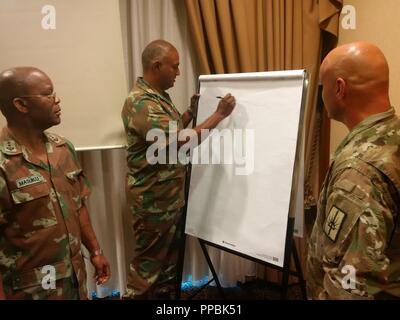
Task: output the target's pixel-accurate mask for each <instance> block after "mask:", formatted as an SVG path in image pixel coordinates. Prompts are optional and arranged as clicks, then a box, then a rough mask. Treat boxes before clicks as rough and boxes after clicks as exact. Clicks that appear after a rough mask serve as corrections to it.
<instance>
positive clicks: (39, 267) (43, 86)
mask: <svg viewBox="0 0 400 320" xmlns="http://www.w3.org/2000/svg"><path fill="white" fill-rule="evenodd" d="M59 103H60V99H58V98H57V97H56V95H55V93H54V92H53V84H52V82H51V80H50V79H49V77H48V76H47V75H46V74H44V73H43V72H42V71H40V70H38V69H36V68H32V67H17V68H13V69H8V70H5V71H3V72H2V73H0V107H1V112H2V113H3V115H4V116H5V117H6V119H7V126H6V127H5V128H3V130H2V131H1V134H0V298H2V299H4V298H5V299H87V292H86V291H87V290H86V271H85V263H84V260H83V256H82V251H81V244H82V243H83V244H84V245H85V246H86V247H87V249H88V250H89V252H90V253H91V257H90V259H91V262H92V264H93V265H94V267H95V268H96V275H95V277H96V279H97V283H99V284H100V283H104V282H106V281H107V280H108V279H109V277H110V268H109V264H108V262H107V259H106V258H105V257H104V256H103V254H102V251H101V249H100V246H99V244H98V242H97V239H96V236H95V234H94V231H93V229H92V226H91V223H90V219H89V215H88V211H87V209H86V205H85V200H86V198H87V197H88V196H89V194H90V190H89V186H88V181H87V180H86V178H85V176H84V175H83V172H82V169H81V167H80V165H79V163H78V159H77V155H76V153H75V149H74V146H73V145H72V144H71V143H70V142H69V141H68V140H66V139H64V138H62V137H60V136H58V135H55V134H50V133H47V132H44V130H46V129H48V128H49V127H51V126H53V125H57V124H59V123H60V121H61V120H60V115H61V109H60V106H59Z"/></svg>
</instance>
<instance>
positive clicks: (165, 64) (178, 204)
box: [122, 40, 235, 299]
mask: <svg viewBox="0 0 400 320" xmlns="http://www.w3.org/2000/svg"><path fill="white" fill-rule="evenodd" d="M142 64H143V78H141V77H140V78H138V79H137V82H136V85H135V87H134V88H133V89H132V91H131V92H130V93H129V96H128V97H127V99H126V101H125V104H124V107H123V110H122V120H123V123H124V127H125V131H126V135H127V141H128V147H127V152H128V156H127V162H128V168H129V172H128V174H127V181H126V190H127V198H128V201H129V206H130V210H131V213H132V215H133V231H134V236H135V252H134V257H133V260H132V261H131V264H130V270H129V274H128V284H127V289H126V293H125V295H124V298H126V299H158V298H163V299H170V298H173V296H174V293H175V292H174V291H175V289H176V285H177V260H178V253H179V249H180V237H181V232H182V231H181V230H182V226H181V220H182V219H181V218H182V207H183V206H184V204H185V195H184V186H185V175H186V167H185V166H184V165H182V164H181V163H179V161H178V162H177V163H173V161H171V163H169V162H168V159H166V160H167V161H166V162H167V163H165V164H162V163H155V164H152V163H149V159H147V157H146V152H147V150H148V148H149V147H150V146H151V145H152V144H153V140H152V141H147V139H146V135H147V134H148V133H149V132H150V130H152V129H158V130H161V132H163V133H164V134H165V143H164V145H162V144H161V143H160V141H158V143H159V147H160V148H163V147H164V148H167V149H171V148H179V146H181V145H182V144H184V143H185V141H183V142H178V143H177V144H174V143H173V142H172V140H173V139H172V136H173V135H177V134H178V133H179V131H180V130H182V129H183V128H185V127H186V126H187V125H188V124H189V123H190V121H191V120H192V116H193V109H194V106H195V105H196V103H197V99H198V96H197V95H195V96H193V97H192V99H191V107H190V108H189V110H188V111H186V112H185V113H184V114H183V115H181V114H180V113H179V111H178V110H177V108H176V107H175V105H174V104H173V103H172V101H171V98H170V97H169V95H168V93H167V92H165V90H167V89H169V88H171V87H173V85H174V82H175V78H176V77H177V76H178V75H179V55H178V52H177V50H176V49H175V47H174V46H172V45H171V44H170V43H168V42H166V41H163V40H156V41H153V42H151V43H150V44H149V45H148V46H147V47H146V48H145V49H144V51H143V54H142ZM234 105H235V99H234V97H232V96H231V95H230V94H227V95H226V96H225V97H224V99H222V100H221V101H220V103H219V104H218V108H217V110H216V111H215V113H214V114H212V115H211V116H210V117H209V118H208V119H207V120H206V121H205V122H204V123H202V124H201V125H199V126H198V127H196V128H194V129H193V134H194V135H197V136H199V135H200V131H201V129H212V128H215V127H216V126H217V125H218V123H219V122H220V121H222V120H223V119H224V118H225V117H227V116H229V114H230V113H231V112H232V110H233V108H234ZM170 122H173V125H172V126H170ZM171 128H172V129H171ZM170 138H171V141H170ZM167 153H168V151H167ZM150 162H151V161H150Z"/></svg>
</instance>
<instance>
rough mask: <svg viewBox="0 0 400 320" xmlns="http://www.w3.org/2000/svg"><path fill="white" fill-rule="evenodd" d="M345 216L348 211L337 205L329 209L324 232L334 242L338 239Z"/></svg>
mask: <svg viewBox="0 0 400 320" xmlns="http://www.w3.org/2000/svg"><path fill="white" fill-rule="evenodd" d="M345 218H346V213H344V212H343V211H342V210H340V209H338V208H337V207H335V206H333V207H332V208H331V210H330V211H329V214H328V217H327V218H326V220H325V222H324V233H325V234H326V236H327V237H328V238H329V239H331V240H332V241H333V242H335V241H336V239H337V237H338V235H339V231H340V229H341V228H342V225H343V222H344V220H345Z"/></svg>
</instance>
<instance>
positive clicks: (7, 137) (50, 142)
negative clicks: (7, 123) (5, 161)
mask: <svg viewBox="0 0 400 320" xmlns="http://www.w3.org/2000/svg"><path fill="white" fill-rule="evenodd" d="M44 134H45V136H46V138H47V142H46V147H47V150H48V152H52V151H51V150H52V149H53V148H52V147H53V146H54V147H58V146H61V145H63V144H65V143H66V142H65V139H64V138H62V137H60V136H59V135H56V134H54V133H49V132H44ZM0 149H1V151H2V152H3V153H4V154H7V155H10V156H13V155H18V154H21V153H22V154H25V153H26V150H27V148H26V147H25V146H24V145H21V144H19V143H18V141H17V140H16V139H15V138H14V136H13V135H12V133H11V132H10V130H9V129H8V128H7V127H4V128H3V130H2V132H1V134H0Z"/></svg>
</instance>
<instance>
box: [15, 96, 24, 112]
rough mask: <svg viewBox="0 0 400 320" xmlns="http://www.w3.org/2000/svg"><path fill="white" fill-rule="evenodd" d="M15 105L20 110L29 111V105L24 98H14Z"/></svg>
mask: <svg viewBox="0 0 400 320" xmlns="http://www.w3.org/2000/svg"><path fill="white" fill-rule="evenodd" d="M13 105H14V107H15V108H16V109H17V110H18V111H19V112H22V113H28V106H27V103H26V101H25V100H24V99H21V98H14V99H13Z"/></svg>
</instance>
